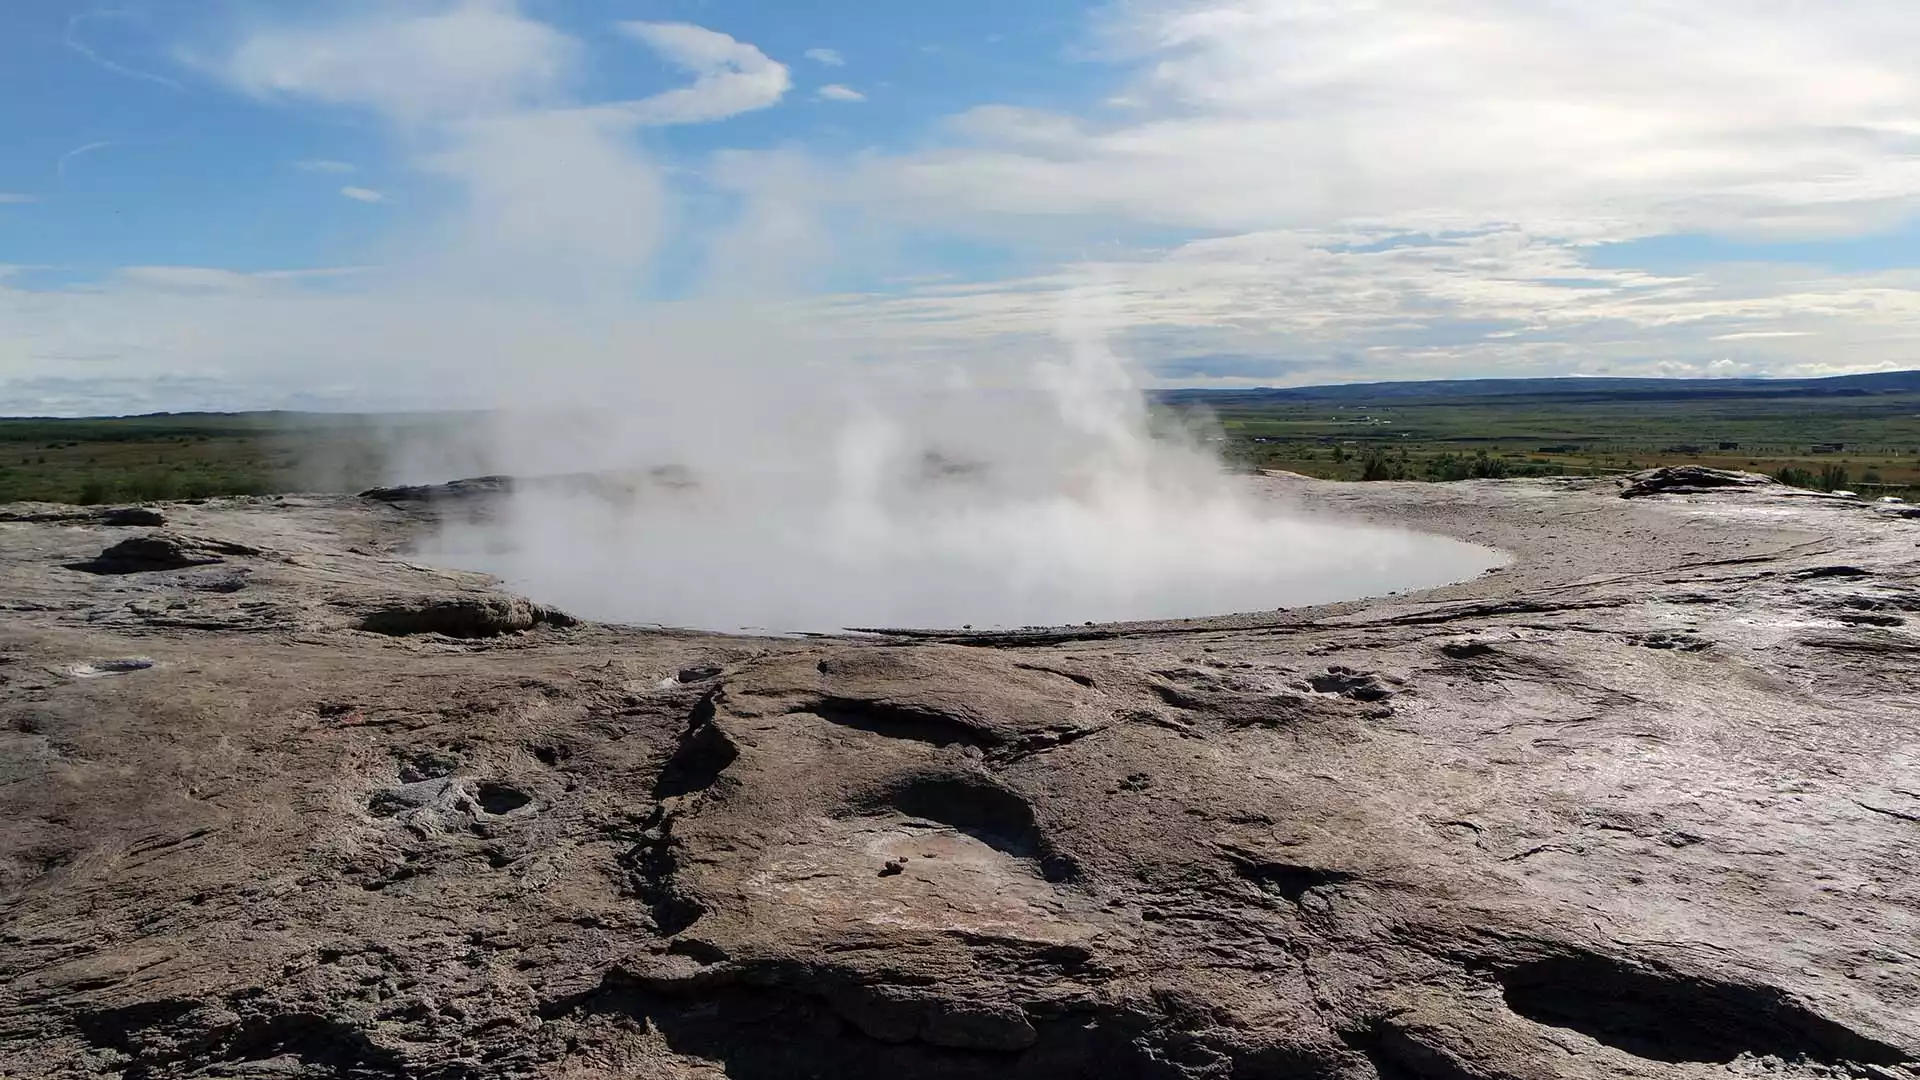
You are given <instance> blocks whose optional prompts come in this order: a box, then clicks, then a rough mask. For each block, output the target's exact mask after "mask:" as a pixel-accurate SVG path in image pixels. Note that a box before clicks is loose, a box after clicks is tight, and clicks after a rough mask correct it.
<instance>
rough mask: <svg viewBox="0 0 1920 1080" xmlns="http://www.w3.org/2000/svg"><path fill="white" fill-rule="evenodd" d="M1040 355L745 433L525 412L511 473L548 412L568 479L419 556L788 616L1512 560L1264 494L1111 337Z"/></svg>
mask: <svg viewBox="0 0 1920 1080" xmlns="http://www.w3.org/2000/svg"><path fill="white" fill-rule="evenodd" d="M1032 370H1037V371H1038V372H1040V373H1041V375H1042V377H1041V378H1040V379H1039V380H1038V384H1039V385H1038V387H1037V388H1035V387H1032V386H1031V385H1030V386H1029V389H1026V390H1006V389H1001V390H988V389H982V388H974V389H966V388H958V389H942V390H939V391H931V392H930V391H927V390H924V389H921V388H918V387H914V386H912V385H910V384H909V385H890V387H889V389H890V392H885V393H883V392H881V391H880V390H879V389H878V388H876V387H875V386H873V385H871V384H866V385H862V386H861V388H860V391H859V393H858V395H857V396H855V395H853V394H851V393H841V394H838V395H835V394H829V393H826V392H825V391H824V389H823V388H820V387H815V388H813V389H812V390H811V391H807V392H801V391H800V390H798V389H797V388H796V389H795V390H794V392H793V393H792V394H791V395H788V396H785V397H783V398H781V399H780V400H782V401H783V402H784V404H785V406H786V407H785V408H783V409H781V410H779V411H778V415H777V417H771V418H768V417H765V416H762V417H760V418H759V419H766V420H768V422H766V423H756V422H755V419H756V418H755V417H753V416H748V417H745V418H742V417H740V416H738V415H734V416H733V417H732V421H731V422H734V423H739V424H742V425H743V426H742V427H741V429H740V430H739V432H738V438H737V439H735V440H715V439H713V438H711V437H707V438H685V437H682V436H681V435H679V434H676V433H675V432H676V431H681V432H684V429H685V422H684V421H682V422H681V423H680V424H679V425H675V424H674V423H672V422H670V421H669V420H668V419H667V418H665V417H664V416H662V415H660V414H659V413H658V412H657V411H654V412H652V413H650V414H649V415H648V416H646V417H644V418H643V417H642V416H640V415H638V414H637V413H636V412H635V411H634V410H632V409H628V408H620V409H611V410H610V409H605V408H602V409H596V410H587V411H577V410H576V411H575V412H572V413H570V414H568V416H567V417H566V419H565V420H556V419H554V418H552V417H548V418H546V419H543V420H541V421H539V422H532V421H530V420H529V419H528V418H526V417H525V416H513V415H512V414H506V415H503V416H502V417H500V418H499V419H498V422H497V424H496V425H495V426H494V427H495V430H493V431H491V432H490V434H489V435H488V442H489V445H490V446H491V447H492V450H493V454H492V458H493V460H495V461H500V462H502V463H503V467H502V468H501V471H509V472H520V473H521V474H522V475H526V474H527V473H528V472H529V471H534V472H537V471H539V469H538V468H535V469H533V470H528V469H527V468H525V466H526V465H527V464H528V463H529V461H530V460H533V459H529V458H528V457H527V456H526V454H525V452H526V451H527V450H528V448H529V445H530V444H529V443H528V440H527V439H526V438H525V433H527V432H530V431H535V432H540V433H541V435H540V438H539V439H537V440H535V441H534V443H533V444H532V445H537V446H539V447H540V448H541V449H542V450H543V451H544V452H543V453H541V454H539V455H537V464H539V465H544V466H546V468H547V471H549V472H552V471H556V470H554V468H553V467H554V466H556V465H567V466H572V467H573V468H571V469H569V470H568V472H569V475H568V476H565V477H556V478H553V479H550V480H548V481H546V482H530V483H522V484H520V485H518V486H517V487H516V489H515V491H514V493H513V494H512V495H511V496H510V498H509V499H508V500H507V502H506V504H505V505H504V506H502V507H499V508H497V511H496V512H495V513H493V514H491V515H489V516H487V517H486V518H484V519H482V520H476V521H461V522H458V523H454V524H450V525H448V526H447V527H446V529H445V530H444V532H443V533H442V534H441V535H440V536H439V537H438V538H437V539H436V540H435V541H434V542H433V543H432V544H431V545H430V546H429V547H428V549H427V550H425V551H424V552H423V553H422V554H423V555H424V556H425V557H428V558H433V559H436V560H437V561H440V562H443V563H448V564H453V565H458V566H462V567H466V568H470V569H479V570H485V571H488V572H490V573H493V574H496V575H498V576H499V577H501V578H503V579H504V580H506V581H507V582H508V583H509V584H510V585H511V586H513V587H514V588H516V589H518V590H519V591H522V592H524V593H526V594H528V595H529V596H531V597H533V598H534V599H537V600H539V601H541V602H543V603H550V604H555V605H558V606H560V607H563V608H566V609H567V610H569V611H571V612H573V613H575V614H578V615H582V616H586V617H589V618H595V619H600V620H605V621H614V622H629V623H658V624H663V625H669V626H683V627H693V628H701V629H712V630H723V631H735V630H761V631H772V632H793V631H832V630H838V629H843V628H850V627H962V626H972V627H976V628H986V627H1010V626H1027V625H1061V624H1068V623H1083V622H1107V621H1124V620H1139V619H1159V618H1178V617H1192V616H1202V615H1214V614H1227V613H1237V612H1248V611H1258V610H1271V609H1273V608H1276V607H1293V606H1298V605H1303V604H1314V603H1326V602H1331V601H1336V600H1343V599H1349V598H1354V597H1359V596H1367V595H1378V594H1382V593H1385V592H1388V591H1393V590H1401V589H1409V588H1418V587H1425V586H1432V585H1438V584H1443V583H1446V582H1449V581H1456V580H1460V579H1462V578H1466V577H1471V576H1473V575H1474V574H1476V573H1479V572H1480V571H1483V570H1485V569H1487V568H1489V567H1491V566H1494V565H1497V564H1498V563H1499V562H1500V561H1501V557H1500V556H1499V554H1498V553H1496V552H1493V551H1489V550H1487V549H1485V548H1479V547H1474V546H1472V545H1468V544H1463V543H1459V542H1456V541H1452V540H1447V539H1442V538H1438V537H1432V536H1425V535H1421V534H1418V533H1414V532H1408V531H1400V530H1393V529H1384V528H1376V527H1368V526H1362V525H1356V524H1353V523H1349V522H1341V521H1338V520H1333V519H1328V518H1325V517H1309V516H1305V515H1302V514H1299V513H1298V512H1291V513H1289V512H1286V511H1285V510H1284V508H1283V507H1282V506H1280V505H1279V504H1278V503H1277V502H1274V501H1263V500H1260V499H1258V498H1256V497H1254V493H1253V489H1252V483H1251V482H1250V481H1248V480H1247V479H1246V478H1241V477H1233V476H1230V475H1228V474H1227V473H1226V472H1225V471H1224V470H1223V469H1222V468H1221V466H1220V463H1219V462H1218V460H1217V456H1216V455H1215V454H1214V453H1212V452H1211V451H1210V449H1209V444H1208V443H1207V442H1206V440H1205V439H1204V438H1202V437H1200V436H1197V435H1196V434H1195V433H1193V432H1192V431H1189V430H1185V429H1181V428H1170V427H1168V426H1166V425H1165V423H1164V422H1162V423H1158V424H1157V423H1156V422H1155V420H1154V418H1153V417H1152V415H1151V414H1150V413H1149V410H1148V409H1147V408H1146V405H1145V403H1144V401H1143V398H1142V396H1141V395H1140V394H1139V393H1138V392H1137V391H1136V390H1135V389H1134V387H1133V386H1132V384H1131V382H1130V380H1129V379H1128V378H1127V369H1126V365H1125V364H1123V363H1122V362H1121V361H1120V360H1119V359H1118V358H1117V357H1116V356H1114V355H1113V354H1112V353H1110V352H1109V351H1108V350H1107V349H1106V348H1105V347H1104V346H1102V345H1101V344H1099V343H1098V342H1097V341H1089V340H1084V339H1083V340H1081V341H1078V342H1071V343H1069V344H1068V345H1067V347H1066V348H1065V349H1064V350H1063V355H1061V356H1059V357H1055V358H1051V359H1042V360H1040V361H1038V362H1037V365H1036V367H1035V368H1034V369H1032ZM760 403H761V406H762V407H763V408H764V407H765V405H766V401H765V399H764V396H762V398H761V399H760ZM516 433H519V434H518V436H516ZM563 444H564V446H563ZM563 449H564V452H561V453H558V454H556V451H562V450H563ZM516 450H517V451H519V456H518V457H517V458H516V453H515V452H516ZM516 464H518V465H520V466H522V467H521V468H518V469H516V468H515V467H514V466H515V465H516ZM583 464H584V465H586V466H587V471H585V472H584V473H583V472H582V471H581V469H580V466H582V465H583Z"/></svg>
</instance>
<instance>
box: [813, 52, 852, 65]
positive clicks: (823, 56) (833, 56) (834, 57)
mask: <svg viewBox="0 0 1920 1080" xmlns="http://www.w3.org/2000/svg"><path fill="white" fill-rule="evenodd" d="M806 57H807V59H809V60H811V61H813V62H814V63H816V64H825V65H827V66H828V67H845V66H846V63H847V61H846V58H845V57H843V56H841V55H840V52H839V50H837V49H808V50H807V51H806Z"/></svg>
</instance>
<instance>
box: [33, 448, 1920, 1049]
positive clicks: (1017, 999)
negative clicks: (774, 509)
mask: <svg viewBox="0 0 1920 1080" xmlns="http://www.w3.org/2000/svg"><path fill="white" fill-rule="evenodd" d="M496 486H498V485H496ZM429 494H431V493H429ZM492 494H494V493H493V492H491V491H479V492H467V493H465V495H463V496H462V497H463V498H485V497H490V496H491V495H492ZM1265 494H1266V496H1267V497H1270V498H1273V499H1277V500H1284V501H1287V502H1290V503H1294V504H1297V505H1298V507H1299V508H1300V509H1301V510H1302V512H1329V511H1339V512H1344V513H1346V514H1349V515H1361V516H1366V517H1370V518H1373V519H1375V520H1383V521H1396V522H1401V523H1413V524H1417V525H1421V526H1423V527H1426V528H1431V529H1434V530H1436V531H1441V532H1447V533H1450V534H1452V535H1456V536H1460V537H1462V538H1466V539H1472V540H1478V541H1482V542H1487V543H1492V544H1495V545H1497V546H1500V547H1503V548H1505V549H1506V550H1508V551H1510V552H1512V553H1513V554H1514V555H1515V558H1516V561H1515V563H1514V565H1513V566H1511V567H1509V568H1508V569H1506V570H1503V571H1501V572H1499V573H1495V574H1490V575H1487V576H1486V577H1484V578H1482V579H1480V580H1478V581H1475V582H1470V583H1466V584H1463V585H1459V586H1454V587H1451V588H1448V589H1443V590H1436V591H1434V592H1431V593H1426V594H1421V595H1419V596H1413V597H1393V598H1388V599H1386V600H1382V601H1376V602H1369V603H1354V604H1347V605H1339V606H1335V607H1330V608H1320V609H1313V610H1303V611H1293V612H1284V613H1278V614H1269V615H1266V616H1258V617H1252V616H1248V617H1237V618H1221V619H1206V620H1194V621H1191V622H1183V623H1176V624H1153V625H1136V626H1119V627H1111V626H1103V627H1081V628H1075V629H1073V630H1065V631H1058V632H1030V633H1015V634H1007V633H1001V634H961V635H950V636H949V635H937V634H930V635H929V634H923V635H917V636H907V635H895V636H881V637H873V638H862V639H857V640H856V639H849V640H779V639H767V640H760V639H746V638H726V637H716V636H710V635H699V634H685V633H659V632H641V631H636V630H626V629H620V628H613V627H605V626H595V625H576V624H574V623H573V622H572V620H570V619H567V618H566V617H565V616H563V615H561V614H559V613H557V612H552V611H550V610H548V609H546V608H542V607H540V606H539V605H537V604H533V603H530V602H528V601H525V600H521V599H518V598H514V597H508V596H505V595H502V594H500V593H498V592H496V591H495V590H494V588H493V587H492V585H491V584H490V583H489V582H487V581H486V580H485V579H482V578H479V577H476V576H474V575H467V574H458V573H450V572H444V571H437V570H432V569H428V568H425V567H421V566H417V565H414V564H412V563H409V562H407V561H406V560H405V559H404V558H403V557H402V556H401V555H400V554H399V552H400V551H402V550H403V549H404V545H405V544H406V542H407V541H408V539H409V537H411V536H412V535H414V534H415V533H416V532H417V530H418V529H419V528H420V527H421V523H422V520H423V519H428V518H430V517H431V515H432V514H433V513H435V512H437V510H436V505H437V504H440V505H443V504H445V503H446V502H447V501H448V500H446V499H444V498H441V499H438V500H437V503H436V500H435V499H433V498H429V497H428V496H426V495H420V494H418V493H409V492H398V493H395V492H383V493H381V498H380V499H377V500H372V499H369V500H359V499H346V498H342V499H318V498H313V499H287V500H266V499H262V500H233V501H227V502H215V503H210V504H207V505H204V506H175V507H168V508H166V509H165V517H166V520H167V522H168V523H169V527H170V528H173V529H178V530H180V531H178V532H169V533H152V534H141V535H137V536H134V537H132V538H129V536H128V535H127V534H128V528H127V527H125V526H111V525H110V524H109V523H108V522H106V521H104V520H101V519H99V518H98V517H87V516H66V517H63V516H60V515H59V514H57V513H55V512H54V511H52V510H50V509H47V508H32V507H16V508H10V509H9V511H8V512H7V513H5V514H0V609H4V613H0V1075H8V1076H21V1077H53V1076H63V1077H64V1076H124V1077H216V1076H223V1077H224V1076H274V1077H340V1076H346V1077H443V1078H465V1077H550V1078H556V1080H557V1078H569V1080H574V1078H589V1077H592V1078H598V1077H663V1078H672V1077H685V1078H694V1077H701V1078H715V1077H734V1078H740V1080H763V1078H764V1080H774V1078H786V1077H807V1076H818V1077H833V1078H836V1080H854V1078H867V1077H873V1078H880V1077H889V1078H891V1077H925V1078H930V1080H939V1078H975V1077H978V1078H987V1077H1015V1078H1018V1077H1047V1078H1056V1077H1059V1078H1071V1077H1103V1078H1104V1077H1150V1078H1167V1080H1200V1078H1210V1080H1211V1078H1220V1080H1228V1078H1231V1080H1254V1078H1296V1077H1297V1078H1352V1080H1373V1078H1383V1080H1459V1078H1487V1080H1492V1078H1516V1080H1518V1078H1529V1080H1531V1078H1545V1077H1594V1078H1598V1077H1649V1078H1651V1077H1713V1076H1729V1075H1769V1076H1787V1077H1895V1078H1897V1077H1909V1078H1912V1077H1920V1070H1916V1068H1915V1066H1914V1063H1915V1061H1916V1059H1917V1058H1920V960H1916V957H1915V952H1914V950H1915V946H1914V942H1915V941H1916V940H1917V939H1916V934H1915V930H1916V928H1917V927H1916V921H1917V919H1916V916H1920V885H1916V874H1915V871H1916V865H1915V864H1916V861H1917V859H1920V855H1917V854H1916V853H1920V696H1917V695H1920V635H1916V633H1915V629H1914V626H1915V623H1914V621H1915V620H1920V547H1916V543H1920V523H1916V522H1914V521H1911V520H1905V519H1899V518H1895V517H1892V516H1882V515H1880V514H1877V513H1875V512H1874V511H1873V510H1872V508H1870V507H1866V506H1860V505H1842V504H1838V503H1829V502H1825V501H1809V500H1804V499H1793V498H1789V497H1786V496H1784V495H1780V494H1776V493H1774V492H1773V490H1772V489H1771V488H1769V487H1766V486H1756V487H1752V488H1747V487H1745V486H1742V487H1741V488H1740V489H1739V490H1736V491H1730V492H1727V493H1695V494H1683V495H1671V494H1661V495H1650V496H1649V497H1647V498H1643V499H1636V500H1633V501H1630V502H1623V501H1621V500H1619V499H1617V498H1616V497H1615V495H1616V491H1615V489H1614V488H1613V487H1611V486H1610V485H1606V484H1600V483H1591V484H1589V483H1585V482H1573V483H1545V482H1485V483H1467V484H1459V485H1445V486H1441V485H1432V486H1427V485H1396V484H1371V485H1356V486H1341V485H1322V484H1309V483H1284V482H1278V481H1273V482H1268V487H1267V489H1266V491H1265ZM463 512H464V511H463ZM143 537H144V539H143ZM115 551H118V552H120V555H118V556H116V555H114V554H113V552H115ZM136 556H137V558H135V557H136ZM101 559H107V560H108V561H109V562H117V563H119V564H120V565H119V566H118V568H116V569H114V570H113V571H112V572H107V573H101V572H97V571H98V569H99V568H98V567H97V566H89V565H88V564H89V563H98V562H99V561H100V560H101ZM133 561H138V562H140V563H141V565H139V566H132V565H129V563H130V562H133ZM90 571H96V572H90ZM1252 606H1257V605H1252Z"/></svg>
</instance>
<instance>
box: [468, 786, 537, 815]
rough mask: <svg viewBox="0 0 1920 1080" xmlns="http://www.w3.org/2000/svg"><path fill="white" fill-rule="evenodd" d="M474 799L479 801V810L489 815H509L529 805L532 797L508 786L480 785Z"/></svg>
mask: <svg viewBox="0 0 1920 1080" xmlns="http://www.w3.org/2000/svg"><path fill="white" fill-rule="evenodd" d="M474 797H475V798H477V799H478V800H479V801H480V809H482V810H485V811H486V812H487V813H489V814H495V815H499V814H511V813H513V812H514V811H515V810H518V809H520V808H521V807H523V806H525V805H527V804H528V803H531V802H532V801H533V796H531V795H529V794H527V793H526V792H524V791H521V790H520V789H519V788H517V787H513V786H512V785H510V784H498V783H485V784H481V785H480V788H479V790H478V791H476V792H475V793H474Z"/></svg>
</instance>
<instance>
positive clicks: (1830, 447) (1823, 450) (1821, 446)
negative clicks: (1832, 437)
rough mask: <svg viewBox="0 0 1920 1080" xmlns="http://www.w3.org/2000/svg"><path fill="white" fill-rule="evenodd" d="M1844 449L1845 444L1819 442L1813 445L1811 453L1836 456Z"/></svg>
mask: <svg viewBox="0 0 1920 1080" xmlns="http://www.w3.org/2000/svg"><path fill="white" fill-rule="evenodd" d="M1846 448H1847V444H1846V443H1837V442H1821V443H1814V444H1813V452H1814V453H1816V454H1838V453H1840V452H1842V451H1844V450H1845V449H1846Z"/></svg>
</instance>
